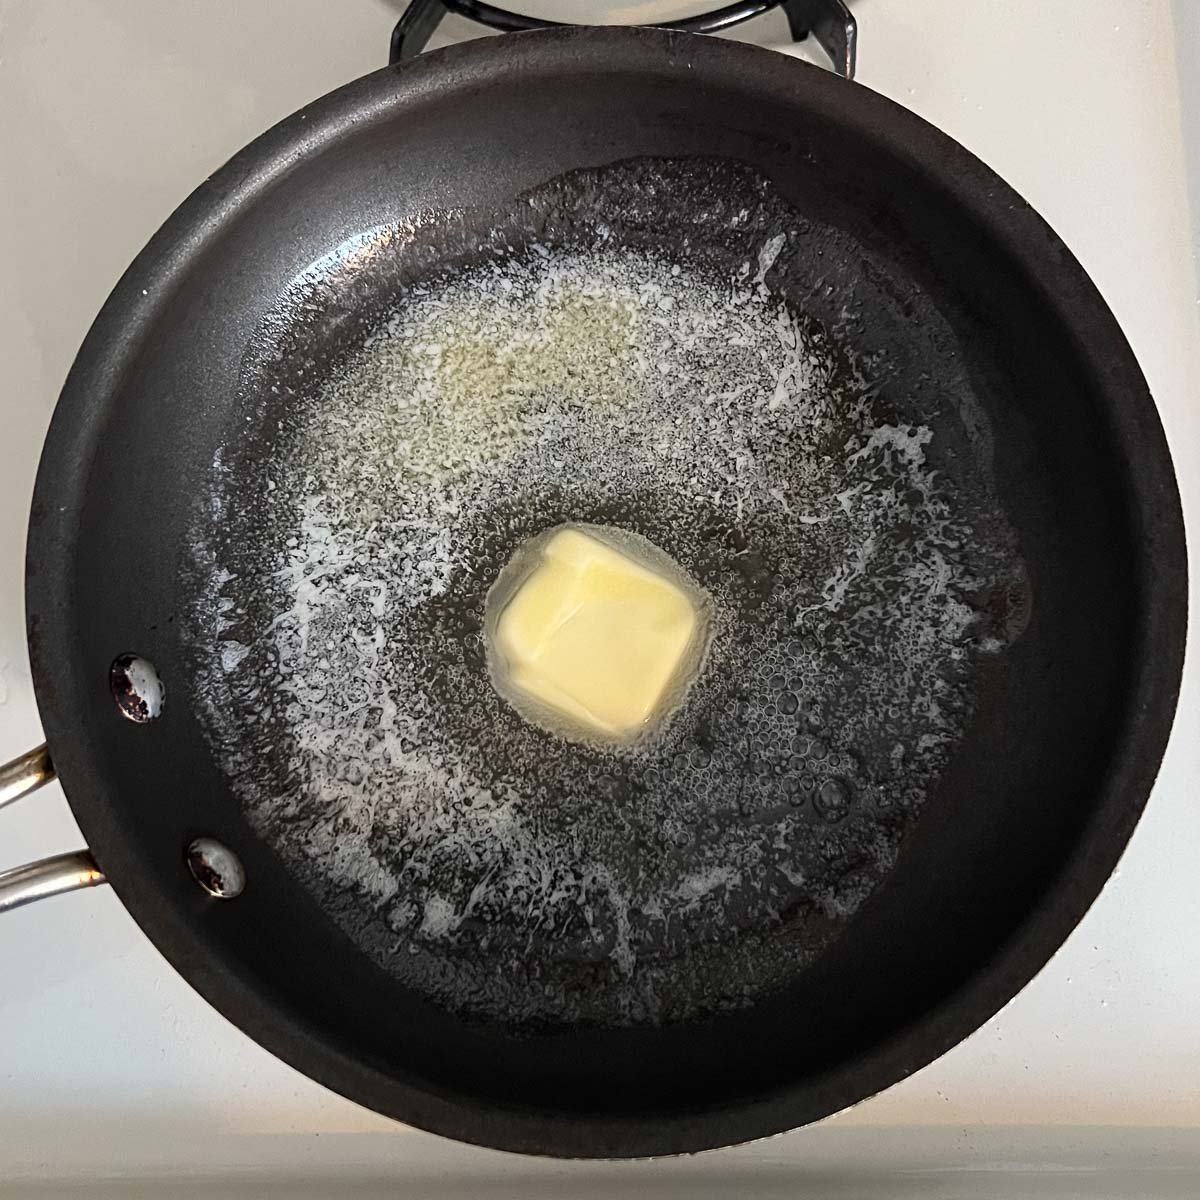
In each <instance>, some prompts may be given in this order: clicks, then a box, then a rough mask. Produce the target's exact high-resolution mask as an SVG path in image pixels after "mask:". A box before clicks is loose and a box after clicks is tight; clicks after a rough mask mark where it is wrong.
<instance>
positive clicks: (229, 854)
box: [187, 837, 246, 900]
mask: <svg viewBox="0 0 1200 1200" xmlns="http://www.w3.org/2000/svg"><path fill="white" fill-rule="evenodd" d="M187 865H188V870H189V871H191V873H192V878H193V879H195V881H196V882H197V883H198V884H199V885H200V886H201V887H202V888H203V889H204V890H205V891H206V892H207V893H208V894H209V895H210V896H215V897H216V898H217V899H218V900H232V899H233V898H234V897H235V896H240V895H241V894H242V889H243V888H245V886H246V870H245V868H244V867H243V866H242V860H241V859H240V858H238V856H237V855H236V854H234V852H233V851H232V850H230V849H229V847H228V846H226V845H225V844H224V843H222V842H218V841H217V840H216V839H215V838H207V837H201V838H196V840H195V841H194V842H192V843H191V845H189V846H188V848H187Z"/></svg>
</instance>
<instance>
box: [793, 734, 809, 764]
mask: <svg viewBox="0 0 1200 1200" xmlns="http://www.w3.org/2000/svg"><path fill="white" fill-rule="evenodd" d="M792 750H793V752H794V753H796V754H799V755H801V756H802V757H805V758H807V757H808V755H809V754H811V753H812V738H810V737H809V736H808V734H807V733H798V734H796V736H795V737H794V738H792Z"/></svg>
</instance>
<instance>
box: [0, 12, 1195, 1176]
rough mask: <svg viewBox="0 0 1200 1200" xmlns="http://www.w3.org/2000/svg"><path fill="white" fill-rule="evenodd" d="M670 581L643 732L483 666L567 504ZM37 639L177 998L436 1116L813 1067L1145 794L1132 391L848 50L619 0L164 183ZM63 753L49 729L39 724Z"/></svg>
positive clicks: (530, 1148) (746, 1117)
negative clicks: (671, 659)
mask: <svg viewBox="0 0 1200 1200" xmlns="http://www.w3.org/2000/svg"><path fill="white" fill-rule="evenodd" d="M569 523H574V524H580V525H584V526H604V527H606V528H608V529H616V530H620V531H624V532H625V533H627V534H629V535H636V536H637V537H638V538H641V539H645V540H646V541H648V542H650V543H652V544H653V545H654V546H655V547H656V548H657V549H658V550H660V551H662V552H663V553H665V554H667V555H669V556H670V557H671V559H673V560H674V562H675V563H677V564H678V566H679V568H680V569H681V570H682V571H684V572H686V574H687V575H688V576H689V577H690V579H691V580H693V581H694V583H695V584H696V586H697V587H699V588H701V589H703V591H704V592H705V593H706V595H707V596H708V597H710V599H711V602H712V612H713V620H712V633H711V645H710V647H709V650H708V654H707V658H706V659H705V662H704V665H703V667H702V669H701V671H700V674H699V676H698V677H697V679H696V682H695V683H694V684H693V686H692V687H691V689H690V690H689V691H688V693H687V695H686V697H683V698H682V699H681V702H680V706H679V708H678V711H675V712H674V713H673V714H672V715H671V716H670V718H669V720H668V721H667V722H666V724H665V726H664V727H663V728H662V729H661V730H658V731H656V733H655V734H654V736H653V737H650V738H647V739H644V740H642V741H639V742H637V743H635V744H631V745H620V746H603V745H597V744H593V743H588V742H583V743H580V742H578V741H572V740H570V739H565V738H563V737H561V736H558V735H556V734H555V733H552V732H548V731H547V730H545V729H543V728H542V727H540V726H539V725H538V724H537V723H533V722H530V721H528V720H526V719H525V718H524V717H523V716H522V715H521V713H519V712H518V711H516V710H515V709H514V708H513V707H512V706H511V705H509V704H508V703H507V702H506V701H505V699H503V698H502V696H501V695H500V694H499V693H498V692H497V690H496V689H495V688H494V687H493V686H492V680H491V676H490V675H489V664H488V653H487V650H486V647H485V645H484V640H485V639H484V636H483V635H484V633H485V630H484V619H485V607H486V603H487V595H488V592H489V589H490V587H491V585H492V583H493V582H494V581H495V578H496V576H497V574H498V573H499V572H500V570H501V569H502V568H503V567H504V565H505V563H507V562H508V561H509V560H510V559H511V558H512V556H513V554H514V553H516V552H517V550H518V549H519V548H520V547H521V546H522V545H524V544H525V543H526V542H527V541H528V539H530V538H533V537H536V536H537V535H539V534H542V533H544V532H545V531H546V530H549V529H552V528H554V527H555V526H558V525H562V524H569ZM26 569H27V609H28V628H29V646H30V656H31V661H32V666H33V674H34V679H35V683H36V688H37V695H38V702H39V706H40V710H41V715H42V719H43V723H44V727H45V731H46V738H47V747H48V749H47V750H44V751H42V752H35V753H34V754H33V755H31V756H27V757H26V758H25V759H23V760H21V761H20V762H18V763H17V764H12V765H10V767H8V768H6V769H5V774H4V787H5V791H4V793H3V794H4V798H5V799H9V798H13V797H15V796H16V795H17V794H19V793H20V792H22V791H24V790H28V789H29V788H30V787H32V786H35V785H36V783H37V782H39V781H40V780H42V779H44V778H46V777H49V775H50V774H51V772H52V771H53V772H56V773H57V774H58V776H59V777H60V778H61V780H62V783H63V787H64V789H65V791H66V794H67V796H68V798H69V800H70V803H71V807H72V809H73V811H74V813H75V815H76V816H77V818H78V820H79V823H80V826H81V827H82V829H83V831H84V834H85V836H86V837H87V839H88V843H89V846H90V853H88V854H80V855H76V856H66V857H65V858H63V859H58V860H50V863H49V865H47V864H38V865H35V866H34V867H32V868H25V869H22V870H21V871H19V872H9V873H7V874H6V875H5V876H3V877H0V903H4V904H5V905H6V906H11V905H13V904H14V903H15V902H17V901H22V902H23V901H24V900H27V899H29V898H32V897H35V896H37V895H40V894H49V893H52V892H54V891H56V890H64V888H66V887H68V886H76V885H79V884H83V883H90V882H99V881H100V880H101V879H102V878H106V879H107V880H108V881H109V882H110V883H111V884H112V885H113V887H114V888H115V889H116V891H117V893H118V895H119V896H120V898H121V900H122V901H123V902H124V903H125V904H126V906H127V907H128V908H129V910H130V912H131V913H132V914H133V916H134V917H135V919H136V920H137V921H138V923H139V924H140V925H141V926H142V928H143V929H144V930H145V932H146V933H147V935H148V936H149V937H150V938H151V939H152V940H153V941H154V943H155V944H156V945H157V946H158V947H159V948H160V949H161V950H162V952H163V954H164V955H165V956H166V957H167V959H168V960H169V961H170V962H171V963H172V964H173V965H174V966H175V967H176V969H177V970H179V971H180V973H181V974H183V975H184V977H185V978H187V979H188V980H189V981H190V982H191V983H192V984H193V985H194V986H195V987H196V989H197V990H198V991H200V992H201V994H203V995H204V996H205V997H206V998H207V999H208V1000H209V1001H210V1002H211V1003H212V1004H213V1005H215V1006H216V1007H217V1008H218V1009H219V1010H220V1011H221V1012H222V1013H224V1014H225V1015H226V1016H228V1017H229V1018H230V1020H232V1021H234V1022H235V1023H236V1024H237V1025H238V1026H240V1027H241V1028H242V1029H244V1030H245V1031H246V1032H247V1033H248V1034H249V1035H250V1036H252V1037H253V1038H255V1039H256V1040H257V1041H259V1042H260V1043H261V1044H263V1045H264V1046H266V1047H267V1048H268V1049H270V1050H271V1051H273V1052H274V1053H276V1054H278V1055H279V1056H280V1057H281V1058H283V1059H285V1060H286V1061H287V1062H289V1063H291V1064H293V1065H294V1066H295V1067H297V1068H298V1069H300V1070H302V1071H304V1072H305V1073H306V1074H308V1075H310V1076H311V1077H313V1078H314V1079H316V1080H318V1081H320V1082H321V1083H323V1084H325V1085H327V1086H329V1087H331V1088H333V1089H335V1090H336V1091H338V1092H341V1093H342V1094H344V1095H346V1096H348V1097H350V1098H352V1099H354V1100H356V1101H358V1102H359V1103H362V1104H365V1105H367V1106H369V1107H371V1108H373V1109H376V1110H378V1111H379V1112H382V1113H386V1114H388V1115H390V1116H393V1117H395V1118H397V1119H400V1120H403V1121H406V1122H409V1123H411V1124H413V1125H416V1126H419V1127H421V1128H424V1129H429V1130H433V1131H436V1132H439V1133H442V1134H446V1135H449V1136H451V1137H455V1138H459V1139H462V1140H464V1141H469V1142H476V1143H480V1144H484V1145H489V1146H496V1147H502V1148H506V1149H511V1150H520V1151H527V1152H533V1153H541V1154H554V1155H561V1156H584V1157H590V1156H638V1155H649V1154H665V1153H672V1152H680V1151H692V1150H699V1149H703V1148H706V1147H712V1146H718V1145H723V1144H728V1143H733V1142H739V1141H744V1140H747V1139H750V1138H754V1137H758V1136H762V1135H765V1134H769V1133H772V1132H776V1131H779V1130H783V1129H787V1128H790V1127H793V1126H797V1125H800V1124H803V1123H805V1122H808V1121H813V1120H816V1119H818V1118H820V1117H823V1116H826V1115H828V1114H830V1113H832V1112H835V1111H837V1110H839V1109H841V1108H844V1107H846V1106H847V1105H850V1104H852V1103H854V1102H856V1101H858V1100H860V1099H862V1098H863V1097H865V1096H868V1095H870V1094H872V1093H874V1092H876V1091H878V1090H880V1089H882V1088H884V1087H887V1086H888V1085H890V1084H892V1083H894V1082H896V1081H897V1080H899V1079H901V1078H903V1077H904V1076H906V1075H908V1074H910V1073H911V1072H912V1071H914V1070H917V1069H918V1068H920V1067H921V1066H923V1065H924V1064H926V1063H928V1062H929V1061H931V1060H932V1059H933V1058H935V1057H937V1055H939V1054H941V1053H942V1052H943V1051H944V1050H946V1049H947V1048H949V1047H950V1046H952V1045H953V1044H955V1042H957V1041H958V1040H960V1039H961V1038H963V1037H964V1036H966V1035H967V1034H968V1033H970V1032H971V1031H972V1030H973V1029H975V1028H976V1027H978V1026H979V1025H980V1024H981V1023H982V1022H984V1021H985V1020H986V1019H987V1018H988V1017H990V1016H991V1015H992V1014H993V1013H994V1012H996V1011H997V1010H998V1009H999V1008H1000V1007H1001V1006H1002V1005H1003V1004H1004V1003H1005V1002H1007V1001H1008V1000H1009V999H1010V998H1011V997H1012V996H1013V995H1014V994H1015V993H1016V992H1017V991H1018V990H1019V989H1020V988H1021V987H1022V986H1023V985H1024V984H1025V983H1026V982H1027V981H1028V980H1029V979H1030V978H1031V977H1032V976H1033V975H1034V974H1035V972H1036V971H1037V970H1038V969H1039V968H1040V967H1041V966H1042V965H1043V964H1044V963H1045V962H1046V961H1047V959H1048V958H1049V957H1050V955H1051V954H1052V953H1053V952H1054V950H1055V949H1056V948H1057V947H1058V945H1059V944H1060V943H1061V942H1062V940H1063V939H1064V938H1065V937H1066V935H1067V934H1068V933H1069V931H1070V930H1071V929H1072V927H1073V926H1074V925H1075V923H1076V922H1077V921H1078V920H1079V918H1080V916H1081V915H1082V914H1083V912H1084V911H1085V910H1086V908H1087V907H1088V905H1089V904H1090V903H1091V901H1092V900H1093V899H1094V898H1095V896H1096V894H1097V893H1098V891H1099V890H1100V888H1101V887H1102V885H1103V883H1104V881H1105V880H1106V878H1107V877H1108V875H1109V874H1110V872H1111V871H1112V869H1113V867H1114V865H1115V864H1116V862H1117V859H1118V857H1119V856H1120V854H1121V851H1122V849H1123V847H1124V845H1125V843H1126V841H1127V839H1128V838H1129V835H1130V833H1131V831H1132V829H1133V827H1134V824H1135V823H1136V821H1137V818H1138V816H1139V814H1140V812H1141V810H1142V807H1143V805H1144V804H1145V802H1146V798H1147V795H1148V793H1149V791H1150V787H1151V784H1152V782H1153V780H1154V776H1155V772H1156V770H1157V767H1158V764H1159V760H1160V757H1161V754H1162V752H1163V748H1164V746H1165V743H1166V740H1167V735H1168V731H1169V728H1170V723H1171V717H1172V713H1173V710H1174V705H1175V700H1176V694H1177V689H1178V684H1179V677H1180V670H1181V663H1182V656H1183V645H1184V632H1185V630H1184V626H1185V616H1184V614H1185V601H1186V595H1185V592H1186V583H1185V562H1184V542H1183V529H1182V521H1181V515H1180V508H1179V500H1178V496H1177V493H1176V489H1175V484H1174V480H1173V477H1172V472H1171V465H1170V460H1169V456H1168V452H1167V448H1166V444H1165V441H1164V438H1163V433H1162V430H1161V428H1160V425H1159V422H1158V418H1157V415H1156V413H1155V409H1154V405H1153V402H1152V400H1151V398H1150V395H1149V393H1148V391H1147V388H1146V384H1145V381H1144V380H1143V378H1142V375H1141V373H1140V371H1139V370H1138V367H1137V364H1136V362H1135V361H1134V358H1133V355H1132V353H1131V351H1130V349H1129V346H1128V345H1127V343H1126V342H1125V339H1124V338H1123V336H1122V335H1121V332H1120V330H1119V329H1118V327H1117V325H1116V323H1115V321H1114V319H1113V317H1112V315H1111V314H1110V312H1109V311H1108V309H1107V308H1106V307H1105V305H1104V303H1103V301H1102V300H1101V298H1100V297H1099V295H1098V294H1097V292H1096V290H1095V288H1094V287H1093V286H1092V284H1091V282H1090V281H1089V280H1088V278H1087V276H1086V274H1085V273H1084V271H1083V270H1082V268H1081V267H1080V266H1079V264H1078V263H1077V262H1076V261H1075V260H1074V259H1073V258H1072V257H1071V255H1070V253H1069V252H1068V251H1067V250H1066V248H1065V247H1064V246H1063V244H1062V243H1061V242H1060V241H1059V239H1058V238H1057V237H1056V236H1055V235H1054V233H1053V232H1052V231H1051V230H1050V229H1049V228H1048V227H1047V226H1046V225H1045V224H1044V222H1042V220H1041V219H1040V218H1039V217H1038V216H1037V215H1036V214H1035V213H1034V212H1032V211H1031V210H1030V208H1029V207H1028V205H1027V204H1025V203H1024V202H1023V201H1022V200H1021V199H1020V197H1018V196H1017V195H1015V194H1014V193H1013V192H1012V190H1011V189H1010V188H1008V187H1007V186H1006V185H1005V184H1004V183H1003V182H1002V181H1001V180H999V179H998V178H997V177H996V176H995V175H993V174H992V173H991V172H990V171H989V170H988V169H987V168H986V167H984V166H983V165H982V164H981V163H979V162H978V161H976V160H975V159H974V158H972V157H971V156H970V155H969V154H967V153H966V152H965V151H964V150H963V149H961V148H960V147H959V146H957V145H956V144H954V143H953V142H952V141H950V140H949V139H948V138H946V137H945V136H944V135H942V134H940V133H939V132H938V131H936V130H935V129H933V128H931V127H930V126H928V125H926V124H925V123H923V122H922V121H921V120H919V119H918V118H917V117H915V116H913V115H912V114H910V113H908V112H906V111H904V110H903V109H901V108H899V107H897V106H896V105H893V104H891V103H889V102H888V101H886V100H884V99H882V98H881V97H879V96H877V95H875V94H873V93H871V92H870V91H868V90H867V89H865V88H862V87H858V86H854V85H851V84H848V83H846V82H845V81H843V80H840V79H836V78H834V77H832V76H830V75H828V74H825V73H823V72H821V71H819V70H817V69H815V68H812V67H809V66H806V65H803V64H799V63H797V62H795V61H792V60H789V59H786V58H784V57H782V56H777V55H774V54H772V53H770V52H768V51H764V50H760V49H756V48H752V47H747V46H744V45H740V44H735V43H731V42H725V41H715V40H707V39H704V38H701V37H695V36H686V35H681V34H673V33H667V32H662V31H644V30H641V31H638V30H613V29H588V30H563V31H557V30H556V31H552V32H546V33H535V34H520V35H514V36H511V37H505V38H502V39H492V40H485V41H481V42H475V43H471V44H468V45H464V46H459V47H455V48H453V49H450V50H444V51H439V52H435V53H431V54H429V55H427V56H425V57H422V58H420V59H418V60H416V61H414V62H412V63H410V64H406V65H404V66H402V67H400V68H389V69H386V70H383V71H380V72H377V73H376V74H373V75H370V76H367V77H366V78H363V79H360V80H358V81H356V82H354V83H352V84H350V85H348V86H347V87H345V88H342V89H341V90H339V91H338V92H335V93H334V94H332V95H330V96H328V97H326V98H325V99H323V100H320V101H318V102H316V103H314V104H312V105H311V106H309V107H308V108H306V109H304V110H303V111H301V112H299V113H297V114H296V115H295V116H293V117H291V118H289V119H288V120H286V121H284V122H283V123H282V124H280V125H279V126H277V127H276V128H274V129H272V130H271V131H269V132H268V133H266V134H264V135H263V136H262V137H261V138H260V139H258V140H257V141H256V142H254V143H253V144H252V145H251V146H249V147H248V148H247V149H246V150H244V151H242V152H241V153H240V154H239V155H238V156H237V157H235V158H234V159H233V160H232V161H231V162H230V163H229V164H228V165H227V166H225V167H223V168H222V169H221V170H220V171H218V172H217V173H216V174H215V175H214V176H212V178H210V179H209V180H207V181H206V182H205V183H204V184H202V185H201V186H200V188H199V189H198V190H197V191H196V192H195V193H194V194H193V195H192V197H191V198H190V199H189V200H188V201H187V202H186V203H185V204H184V205H183V206H182V207H181V208H180V209H179V211H178V212H177V213H176V214H175V215H174V216H173V217H172V218H171V219H170V220H169V221H168V222H167V224H166V225H165V226H164V227H163V229H162V230H161V231H160V232H159V233H158V234H157V235H156V236H155V237H154V239H153V240H152V241H151V242H150V244H149V245H148V247H147V248H146V249H145V250H144V251H143V253H142V254H141V255H140V256H139V257H138V259H137V260H136V262H135V263H134V264H133V265H132V266H131V267H130V269H129V271H128V272H127V274H126V275H125V277H124V278H123V279H122V280H121V282H120V284H119V285H118V286H117V288H116V290H115V291H114V292H113V294H112V296H111V298H110V299H109V301H108V302H107V304H106V305H105V307H104V309H103V311H102V312H101V314H100V315H99V317H98V318H97V320H96V323H95V325H94V326H93V328H92V330H91V332H90V333H89V334H88V337H87V339H86V341H85V343H84V345H83V347H82V349H81V350H80V353H79V356H78V358H77V360H76V362H75V365H74V367H73V369H72V371H71V374H70V376H69V378H68V380H67V383H66V386H65V388H64V390H63V394H62V397H61V399H60V401H59V404H58V407H57V410H56V412H55V415H54V419H53V423H52V425H51V429H50V432H49V435H48V437H47V441H46V446H45V450H44V454H43V458H42V463H41V468H40V471H39V475H38V481H37V487H36V493H35V498H34V504H33V511H32V514H31V519H30V529H29V543H28V560H27V568H26ZM51 762H52V763H53V766H52V767H51V765H50V764H51Z"/></svg>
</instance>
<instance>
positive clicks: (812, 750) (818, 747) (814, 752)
mask: <svg viewBox="0 0 1200 1200" xmlns="http://www.w3.org/2000/svg"><path fill="white" fill-rule="evenodd" d="M828 753H829V747H828V746H827V745H825V743H824V742H823V741H821V739H820V738H816V737H815V738H809V739H808V756H809V758H815V759H818V760H820V759H822V758H824V757H825V755H827V754H828Z"/></svg>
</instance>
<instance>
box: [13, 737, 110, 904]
mask: <svg viewBox="0 0 1200 1200" xmlns="http://www.w3.org/2000/svg"><path fill="white" fill-rule="evenodd" d="M53 779H54V764H53V763H52V762H51V761H50V752H49V750H47V749H46V747H45V745H41V746H37V747H35V748H34V749H33V750H30V751H29V753H28V754H22V755H21V756H20V758H14V759H13V760H12V762H8V763H4V764H3V766H0V808H3V807H4V806H5V805H6V804H11V803H12V802H13V801H14V800H20V799H21V797H22V796H28V795H29V793H30V792H36V791H37V790H38V788H40V787H45V786H46V784H48V783H50V782H51V781H52V780H53ZM105 882H106V880H105V878H104V874H103V872H102V871H101V870H100V868H99V867H98V866H96V860H95V859H94V858H93V857H92V855H91V853H90V851H87V850H75V851H72V852H71V853H69V854H56V855H54V857H53V858H43V859H41V860H40V861H38V862H32V863H26V864H25V865H24V866H21V867H13V868H12V869H11V870H9V871H0V913H3V912H7V911H8V910H9V909H10V908H20V907H21V906H22V905H23V904H32V903H33V902H34V901H35V900H45V899H46V898H47V897H48V896H57V895H60V894H61V893H62V892H73V891H75V890H76V889H77V888H86V887H95V886H96V885H97V884H98V883H105Z"/></svg>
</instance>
